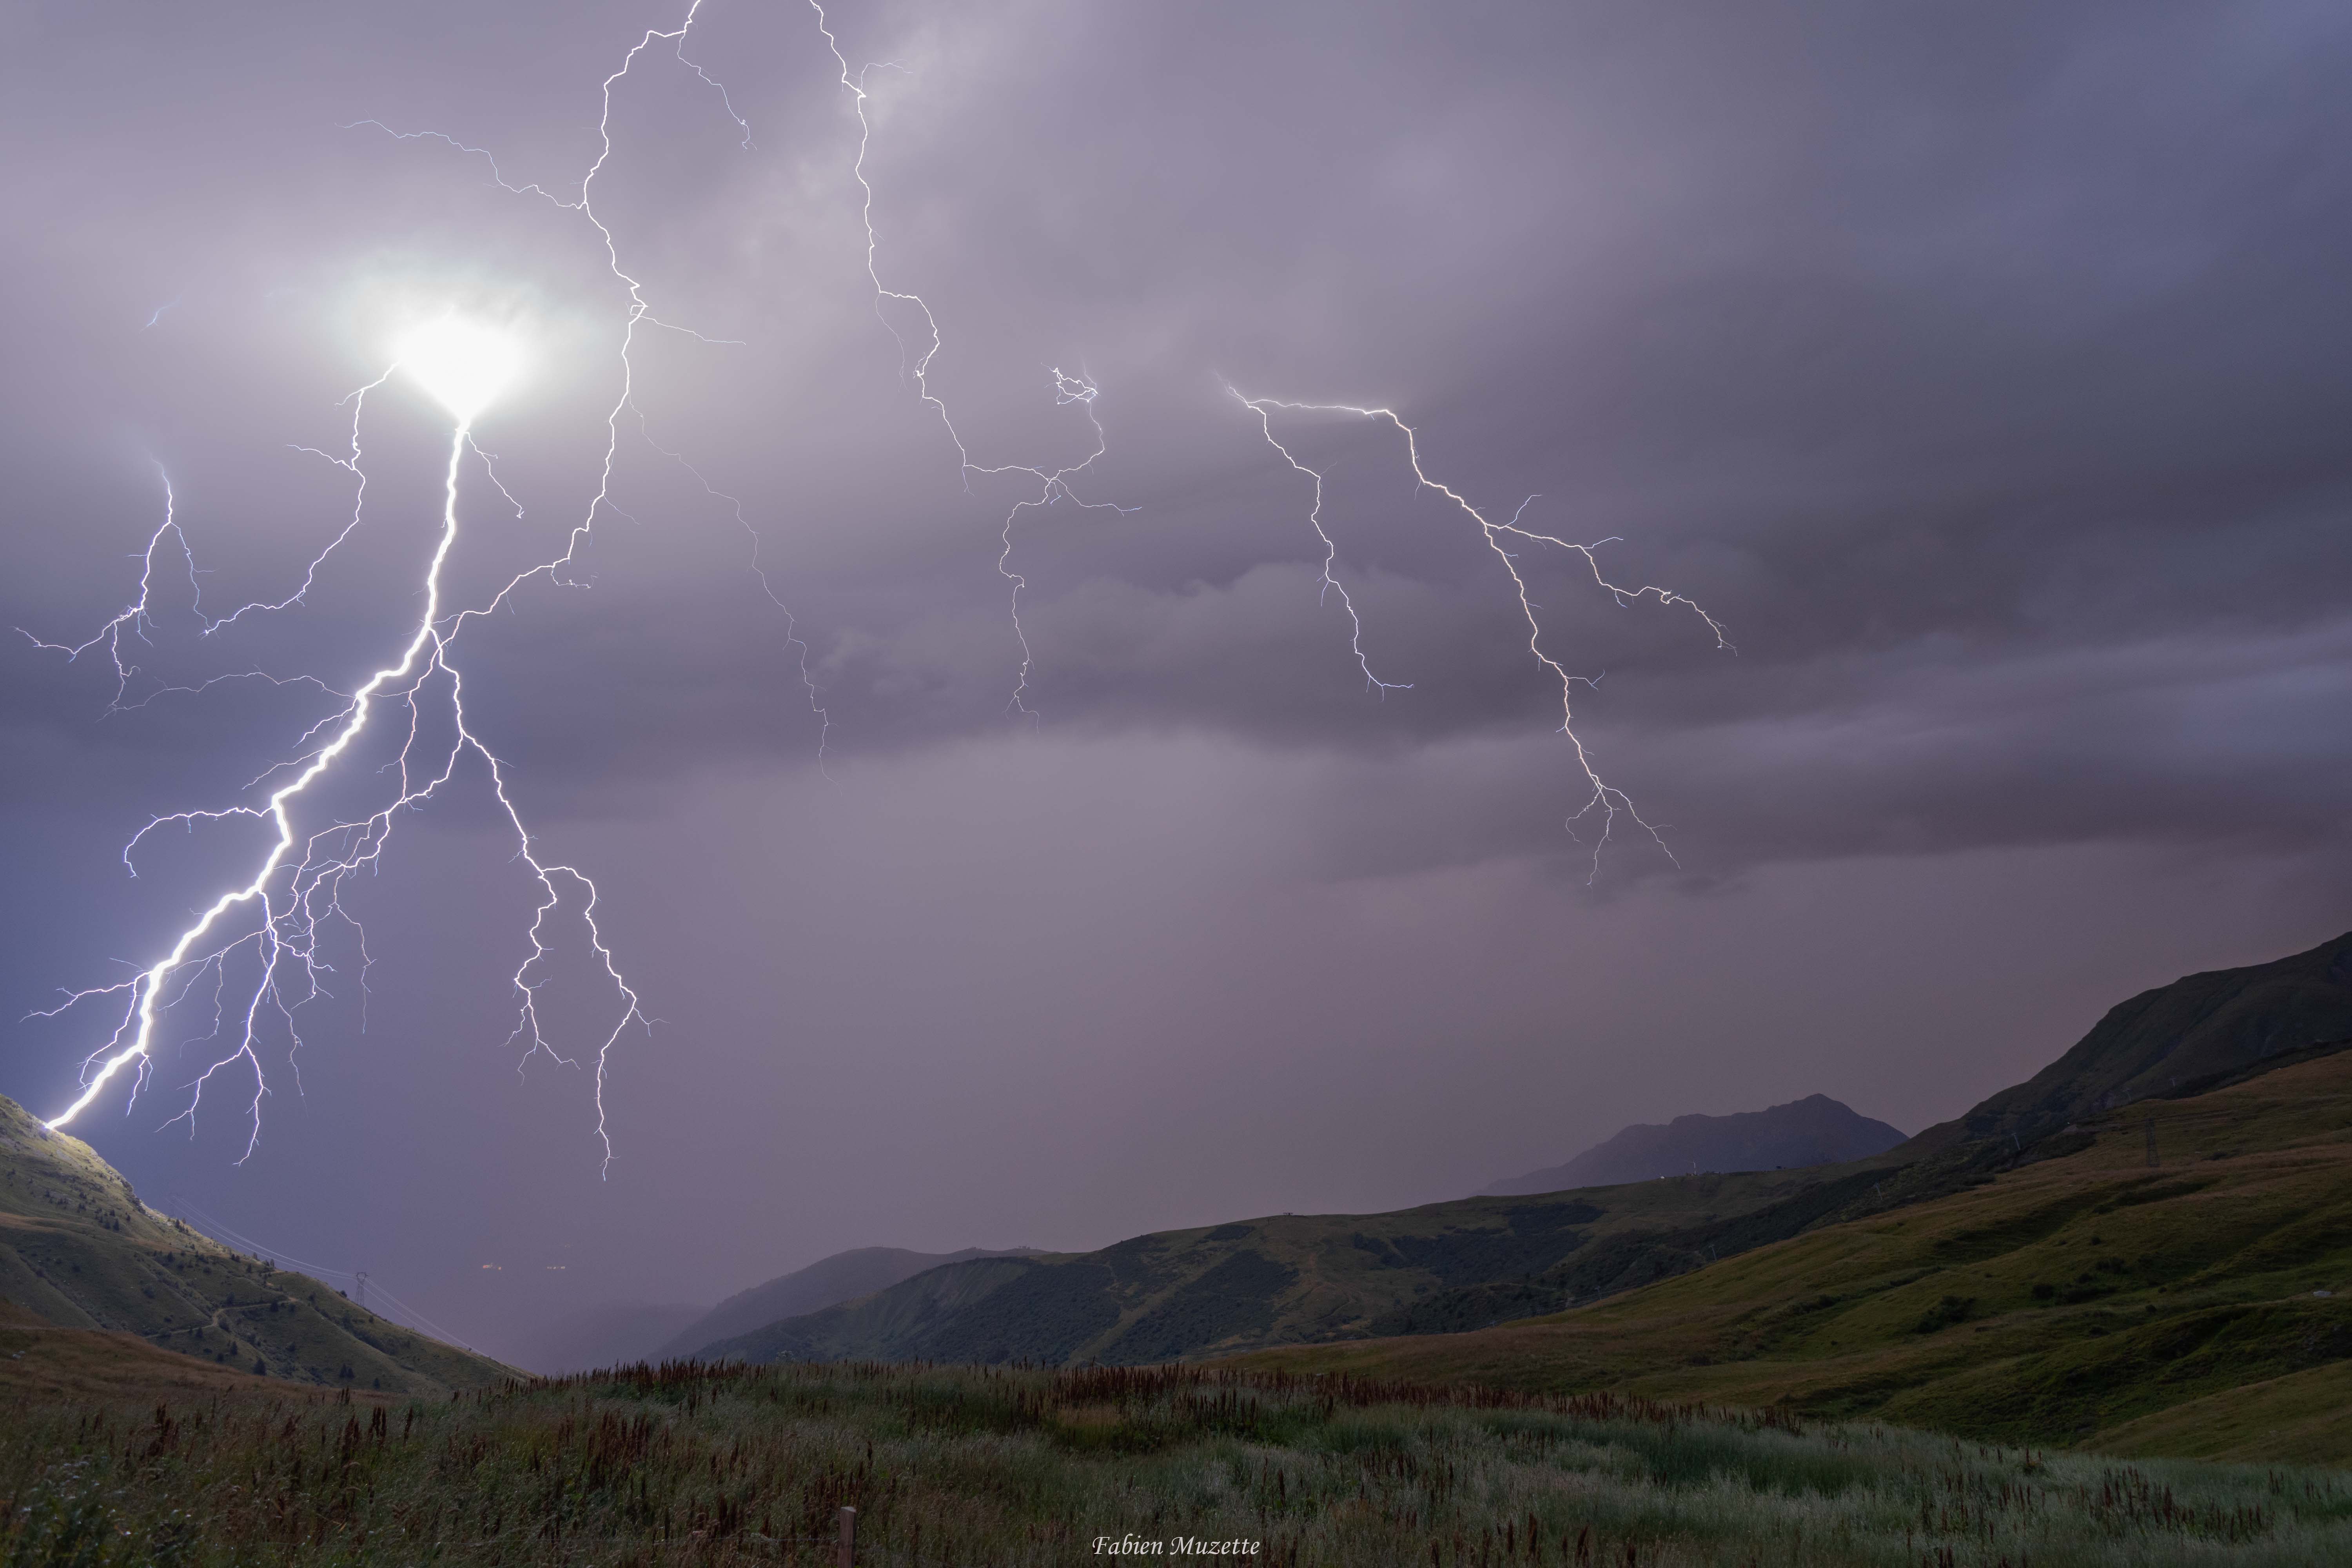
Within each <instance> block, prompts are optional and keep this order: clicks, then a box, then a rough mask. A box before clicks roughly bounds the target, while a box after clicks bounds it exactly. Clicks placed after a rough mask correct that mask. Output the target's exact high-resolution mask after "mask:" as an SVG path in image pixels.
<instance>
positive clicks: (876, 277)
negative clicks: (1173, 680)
mask: <svg viewBox="0 0 2352 1568" xmlns="http://www.w3.org/2000/svg"><path fill="white" fill-rule="evenodd" d="M809 9H810V10H812V11H814V12H815V13H816V26H817V31H818V32H820V33H823V34H824V42H825V47H827V48H829V49H831V50H832V51H833V58H834V63H835V65H837V66H839V67H840V68H841V85H842V86H843V87H844V88H845V89H847V90H848V93H849V101H850V106H851V108H852V109H853V110H855V111H856V115H857V157H856V162H855V163H853V164H852V165H851V172H852V173H853V174H856V178H857V187H858V189H859V191H861V192H862V193H863V194H864V200H863V202H862V204H861V205H860V207H859V213H858V216H859V218H860V221H861V222H863V224H864V225H865V227H866V278H867V279H868V280H870V281H871V282H872V283H873V285H874V313H875V315H876V317H877V318H878V319H879V320H880V321H881V322H882V326H883V329H884V330H885V331H887V332H888V333H889V334H890V336H891V337H892V338H893V339H895V340H897V342H898V356H899V362H900V363H901V364H902V365H905V364H906V356H907V340H906V339H905V337H903V336H901V335H900V333H899V331H898V327H897V326H896V325H895V324H894V323H893V322H892V321H891V320H890V317H889V315H888V313H887V311H885V310H883V308H882V302H883V301H884V300H897V301H898V303H900V304H902V305H908V306H912V307H913V308H914V309H915V310H918V311H920V312H921V314H922V318H923V335H924V336H925V337H926V338H927V339H928V340H929V342H927V343H926V344H925V345H924V348H923V351H922V352H921V353H919V354H917V355H916V356H915V359H914V363H912V364H911V365H908V366H907V367H906V368H907V371H908V374H909V375H910V376H911V377H912V378H913V380H914V383H915V391H916V394H917V395H918V396H919V397H920V398H921V399H922V401H923V402H925V403H927V404H929V405H930V406H931V407H932V409H933V410H935V411H936V412H937V413H938V415H939V416H940V426H941V427H942V428H943V429H945V430H946V431H947V433H948V439H949V440H950V442H952V443H954V446H955V449H956V463H957V468H958V472H959V474H960V476H961V479H962V480H963V483H964V489H966V490H967V491H969V490H970V489H971V476H972V475H974V474H981V475H986V476H994V475H1000V474H1024V475H1026V476H1028V477H1029V478H1030V479H1034V480H1035V481H1037V493H1036V494H1035V495H1034V496H1031V497H1028V498H1026V499H1024V500H1020V501H1017V502H1015V503H1014V505H1013V510H1010V511H1008V512H1006V513H1005V514H1004V526H1003V530H1002V531H1001V537H1002V539H1003V546H1004V547H1003V551H1002V552H1000V553H999V554H998V556H997V558H996V571H997V574H998V575H999V576H1001V577H1003V579H1004V580H1005V582H1006V583H1007V584H1009V585H1010V587H1009V596H1010V601H1011V606H1012V616H1013V637H1014V639H1015V640H1016V641H1018V642H1019V643H1020V645H1021V665H1020V670H1019V673H1018V674H1017V676H1016V677H1015V679H1014V680H1013V696H1012V699H1011V700H1009V701H1008V702H1006V704H1005V706H1006V707H1007V708H1010V709H1013V710H1016V711H1018V712H1021V713H1023V714H1024V715H1027V716H1028V717H1030V718H1031V719H1033V720H1034V718H1035V717H1036V714H1035V712H1034V710H1032V709H1031V708H1030V706H1029V671H1030V668H1031V666H1032V662H1033V660H1032V656H1031V654H1030V650H1029V632H1028V628H1027V627H1025V626H1023V625H1022V624H1021V594H1022V590H1024V589H1025V588H1026V587H1028V586H1029V580H1028V578H1026V577H1024V576H1023V575H1022V574H1020V573H1018V572H1016V571H1014V570H1013V525H1014V524H1015V523H1017V522H1018V521H1020V520H1021V514H1022V513H1023V512H1024V511H1028V510H1032V509H1033V508H1043V507H1049V506H1052V505H1053V504H1054V503H1055V501H1062V500H1066V501H1068V502H1069V503H1070V504H1071V505H1072V506H1074V507H1076V508H1077V509H1079V510H1082V511H1108V512H1111V513H1114V514H1118V515H1124V514H1126V513H1129V512H1133V511H1136V510H1139V509H1138V508H1135V507H1123V506H1118V505H1116V504H1114V503H1112V502H1110V501H1088V500H1080V499H1079V497H1078V494H1077V492H1076V490H1075V489H1072V488H1071V486H1070V480H1071V479H1072V477H1073V476H1075V475H1077V474H1082V473H1084V472H1086V470H1087V468H1091V467H1092V466H1093V465H1094V462H1095V459H1096V458H1099V457H1101V456H1102V455H1103V453H1104V452H1105V451H1106V450H1108V446H1107V441H1108V437H1106V436H1105V435H1104V432H1103V426H1102V416H1101V415H1100V414H1098V413H1097V411H1096V408H1095V399H1096V398H1097V397H1098V396H1100V395H1101V389H1100V388H1099V387H1097V386H1096V384H1095V383H1094V380H1093V378H1092V377H1090V376H1088V375H1087V374H1085V373H1084V372H1083V371H1081V372H1080V373H1079V374H1076V375H1073V374H1069V373H1067V372H1066V371H1064V370H1063V369H1062V368H1061V367H1060V366H1058V365H1057V366H1055V368H1054V370H1053V372H1052V375H1053V382H1054V401H1055V403H1056V404H1057V405H1064V406H1067V405H1070V404H1073V403H1075V404H1076V405H1079V406H1080V407H1082V408H1083V409H1085V410H1086V416H1087V424H1089V425H1091V426H1093V427H1094V433H1095V446H1094V450H1093V451H1091V452H1088V453H1087V455H1086V457H1085V458H1081V459H1080V460H1079V461H1077V462H1075V463H1070V464H1067V465H1065V466H1064V467H1062V468H1044V467H1040V466H1038V465H1034V464H1030V463H999V464H993V465H991V464H986V463H975V462H973V461H972V458H971V448H970V447H967V446H965V445H964V439H963V436H962V434H961V432H960V431H958V430H957V429H956V424H955V418H954V416H952V415H951V414H950V413H949V411H948V405H947V404H946V403H945V402H944V401H943V400H942V399H941V398H940V395H938V394H937V393H935V392H933V391H932V390H931V383H930V370H931V362H932V361H933V360H934V359H936V358H938V357H939V353H940V347H941V342H942V340H941V337H940V323H939V318H938V317H936V316H934V315H932V314H931V307H930V306H929V303H927V302H926V301H925V300H924V299H923V297H922V296H921V295H919V294H914V293H909V292H908V291H906V290H904V289H893V288H891V287H890V286H889V285H887V284H886V283H884V282H883V281H882V271H881V264H880V261H879V259H878V255H877V253H878V252H879V250H880V248H881V240H880V238H879V237H878V236H877V234H876V232H875V228H874V184H873V182H872V181H870V180H868V179H867V178H866V150H867V148H868V147H870V146H871V145H872V143H873V141H874V126H873V122H872V121H869V120H868V119H867V118H866V96H867V95H866V75H867V73H869V72H872V71H877V70H897V69H901V67H899V66H897V65H895V64H893V63H892V62H890V61H887V60H877V61H874V62H871V63H869V64H867V65H866V66H865V67H863V68H859V69H856V70H854V71H853V70H852V69H851V68H850V65H849V57H848V56H846V55H845V54H843V53H842V52H841V40H840V39H838V38H836V37H834V34H833V27H832V25H831V24H830V23H829V22H828V21H827V20H826V19H825V14H824V5H823V4H822V3H821V0H809Z"/></svg>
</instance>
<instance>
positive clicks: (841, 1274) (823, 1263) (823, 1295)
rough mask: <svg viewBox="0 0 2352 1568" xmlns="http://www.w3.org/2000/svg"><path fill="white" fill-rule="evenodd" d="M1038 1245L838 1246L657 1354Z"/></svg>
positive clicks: (697, 1347) (679, 1334)
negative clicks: (947, 1266)
mask: <svg viewBox="0 0 2352 1568" xmlns="http://www.w3.org/2000/svg"><path fill="white" fill-rule="evenodd" d="M1035 1250H1036V1249H1035V1248H1034V1247H1011V1248H1008V1249H1006V1250H1005V1251H1003V1252H991V1251H988V1250H987V1249H985V1248H983V1247H965V1248H964V1249H963V1250H962V1251H961V1252H909V1251H908V1250H907V1249H906V1248H905V1247H853V1248H851V1249H850V1250H849V1251H847V1252H836V1253H835V1254H834V1255H833V1256H832V1257H830V1258H818V1259H817V1260H816V1261H815V1262H814V1263H812V1264H810V1265H809V1266H808V1267H807V1268H796V1269H794V1270H793V1272H792V1273H790V1274H784V1275H780V1276H778V1277H777V1278H775V1279H771V1280H769V1281H768V1282H767V1283H765V1284H763V1285H754V1286H752V1287H751V1289H749V1290H739V1291H737V1292H736V1293H735V1294H734V1295H732V1296H730V1297H728V1298H727V1300H724V1301H721V1302H719V1305H717V1306H716V1307H713V1308H711V1309H710V1310H709V1311H707V1312H704V1313H702V1314H700V1315H699V1316H698V1317H697V1318H695V1319H694V1320H693V1321H691V1322H689V1323H688V1324H686V1325H685V1326H684V1327H683V1328H680V1329H679V1330H677V1331H676V1332H675V1333H674V1334H671V1335H669V1336H667V1342H665V1343H664V1344H663V1345H662V1347H661V1350H660V1353H659V1356H658V1357H657V1358H656V1359H667V1360H673V1361H683V1360H686V1359H688V1357H691V1356H694V1355H696V1354H698V1352H700V1351H701V1350H702V1349H703V1347H704V1346H706V1345H710V1344H716V1343H717V1342H719V1341H721V1340H729V1339H733V1338H734V1337H736V1336H737V1335H739V1334H748V1333H750V1332H751V1331H753V1330H755V1329H759V1328H761V1327H764V1326H765V1325H767V1324H769V1323H772V1322H775V1321H778V1320H779V1319H782V1318H796V1317H799V1316H801V1315H802V1314H803V1313H805V1312H817V1311H822V1310H824V1309H825V1308H827V1307H831V1306H835V1305H838V1304H839V1303H841V1302H843V1301H851V1300H856V1299H857V1298H858V1297H860V1296H870V1295H872V1294H873V1293H874V1292H875V1291H877V1290H886V1289H889V1288H890V1287H891V1286H893V1285H896V1284H897V1283H898V1281H900V1280H901V1279H913V1278H914V1277H915V1276H916V1275H918V1274H920V1273H922V1272H923V1271H924V1270H925V1269H927V1268H938V1267H939V1266H940V1265H941V1264H942V1263H962V1262H966V1261H968V1260H970V1259H971V1258H1026V1257H1029V1256H1032V1255H1033V1254H1034V1252H1035ZM608 1364H609V1363H608Z"/></svg>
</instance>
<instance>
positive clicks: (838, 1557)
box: [833, 1508, 857, 1568]
mask: <svg viewBox="0 0 2352 1568" xmlns="http://www.w3.org/2000/svg"><path fill="white" fill-rule="evenodd" d="M856 1557H857V1510H856V1509H854V1508H845V1509H843V1510H841V1544H840V1545H838V1546H836V1547H835V1548H834V1549H833V1561H834V1563H835V1564H836V1568H851V1564H852V1563H854V1562H855V1561H856Z"/></svg>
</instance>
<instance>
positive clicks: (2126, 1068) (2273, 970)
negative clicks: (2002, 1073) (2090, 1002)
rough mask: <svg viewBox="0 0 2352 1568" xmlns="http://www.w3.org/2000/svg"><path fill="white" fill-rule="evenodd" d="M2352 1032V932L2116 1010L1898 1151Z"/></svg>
mask: <svg viewBox="0 0 2352 1568" xmlns="http://www.w3.org/2000/svg"><path fill="white" fill-rule="evenodd" d="M2345 1039H2352V932H2347V933H2346V934H2344V935H2343V936H2339V937H2337V938H2336V940H2335V941H2333V942H2323V943H2321V944H2320V945H2319V946H2317V947H2315V948H2313V949H2312V950H2311V951H2310V952H2298V953H2296V954H2294V956H2293V957H2290V958H2282V959H2279V960H2278V961H2277V962H2275V963H2261V964H2255V965H2252V966H2251V967H2249V968H2245V969H2217V970H2212V971H2210V972H2208V973H2202V974H2190V975H2185V976H2183V977H2182V978H2180V979H2179V980H2176V981H2174V982H2173V983H2172V984H2169V985H2163V986H2158V988H2157V989H2155V990H2153V991H2143V992H2141V993H2140V994H2138V995H2137V996H2135V997H2133V998H2132V999H2131V1000H2130V1001H2128V1002H2125V1003H2122V1004H2119V1005H2116V1006H2115V1007H2113V1008H2110V1009H2109V1010H2108V1012H2107V1016H2105V1017H2104V1018H2102V1019H2100V1020H2099V1022H2098V1023H2097V1025H2096V1026H2094V1027H2093V1028H2092V1030H2091V1032H2090V1033H2089V1034H2087V1035H2085V1036H2084V1037H2083V1038H2082V1039H2081V1041H2080V1042H2078V1043H2077V1044H2076V1045H2075V1046H2074V1048H2073V1049H2072V1050H2070V1051H2068V1052H2067V1053H2066V1054H2065V1055H2064V1056H2063V1057H2060V1058H2058V1059H2057V1060H2056V1061H2054V1062H2052V1063H2051V1064H2050V1065H2049V1066H2048V1067H2046V1068H2042V1070H2041V1071H2040V1072H2038V1073H2036V1074H2034V1075H2033V1076H2032V1078H2030V1079H2026V1081H2025V1082H2023V1083H2021V1084H2019V1085H2017V1086H2016V1087H2014V1088H2012V1089H2003V1090H2001V1092H2000V1093H1999V1094H1996V1095H1994V1096H1992V1098H1990V1100H1985V1101H1984V1102H1983V1103H1982V1104H1980V1105H1978V1106H1976V1107H1975V1108H1974V1109H1972V1110H1969V1111H1968V1112H1967V1113H1966V1114H1965V1115H1963V1116H1960V1117H1959V1118H1958V1119H1957V1120H1955V1121H1947V1122H1943V1123H1941V1124H1940V1125H1938V1126H1935V1127H1930V1128H1928V1129H1927V1131H1924V1132H1922V1133H1920V1134H1919V1136H1918V1137H1916V1138H1915V1139H1913V1140H1912V1141H1911V1142H1909V1143H1907V1144H1905V1145H1904V1146H1903V1148H1902V1149H1898V1150H1896V1151H1895V1152H1894V1153H1893V1154H1892V1155H1890V1156H1889V1158H1910V1157H1916V1156H1918V1155H1921V1154H1926V1153H1931V1152H1938V1151H1941V1150H1945V1149H1948V1148H1951V1147H1953V1146H1955V1145H1957V1144H1959V1143H1961V1142H1966V1141H1969V1140H1971V1139H2000V1138H2008V1137H2011V1136H2012V1135H2013V1136H2015V1137H2017V1138H2020V1139H2024V1140H2031V1139H2033V1138H2036V1137H2038V1136H2040V1135H2041V1134H2042V1133H2045V1132H2049V1131H2053V1130H2054V1129H2057V1128H2060V1127H2063V1126H2064V1125H2065V1124H2066V1123H2067V1122H2069V1121H2078V1120H2080V1119H2082V1118H2084V1117H2086V1116H2092V1115H2096V1114H2097V1113H2099V1112H2101V1111H2104V1110H2114V1109H2115V1108H2116V1107H2117V1106H2119V1105H2124V1104H2127V1103H2129V1102H2130V1101H2132V1100H2144V1099H2146V1098H2147V1097H2148V1096H2150V1095H2156V1094H2164V1093H2168V1092H2171V1091H2173V1090H2176V1089H2183V1088H2189V1087H2193V1086H2194V1084H2195V1082H2196V1080H2198V1079H2207V1078H2215V1077H2221V1076H2226V1075H2229V1074H2231V1073H2235V1072H2241V1071H2243V1070H2244V1069H2246V1068H2250V1067H2254V1066H2257V1065H2259V1064H2261V1063H2263V1062H2264V1061H2267V1060H2269V1059H2271V1058H2274V1057H2277V1056H2279V1055H2281V1054H2282V1053H2285V1052H2291V1051H2294V1050H2297V1049H2299V1048H2301V1047H2306V1046H2312V1045H2316V1044H2319V1043H2321V1042H2323V1041H2334V1040H2345Z"/></svg>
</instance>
